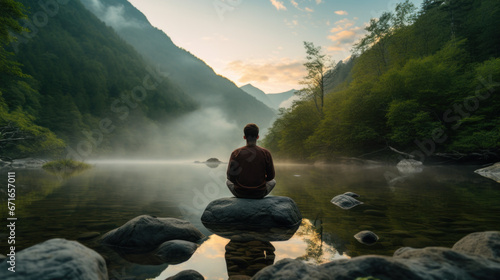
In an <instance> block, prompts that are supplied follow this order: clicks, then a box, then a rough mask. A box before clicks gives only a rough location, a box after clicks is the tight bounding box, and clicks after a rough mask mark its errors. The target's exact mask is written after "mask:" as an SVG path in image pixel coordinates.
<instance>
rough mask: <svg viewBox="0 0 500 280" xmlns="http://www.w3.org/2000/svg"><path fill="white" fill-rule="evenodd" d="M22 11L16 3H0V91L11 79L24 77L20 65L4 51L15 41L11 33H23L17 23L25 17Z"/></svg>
mask: <svg viewBox="0 0 500 280" xmlns="http://www.w3.org/2000/svg"><path fill="white" fill-rule="evenodd" d="M23 10H24V6H23V5H22V4H21V3H19V2H17V1H13V0H2V1H0V91H2V89H4V87H5V86H6V85H7V84H8V83H10V81H11V80H12V78H19V77H26V75H25V74H23V73H22V71H21V68H20V66H21V65H20V64H19V63H17V62H16V61H15V60H14V59H13V53H11V52H8V51H6V50H5V47H6V46H7V45H8V44H10V43H11V42H13V41H15V38H14V37H12V36H11V33H12V32H21V31H23V28H22V27H21V25H20V24H19V22H18V20H19V19H21V18H25V17H26V16H25V15H24V14H23Z"/></svg>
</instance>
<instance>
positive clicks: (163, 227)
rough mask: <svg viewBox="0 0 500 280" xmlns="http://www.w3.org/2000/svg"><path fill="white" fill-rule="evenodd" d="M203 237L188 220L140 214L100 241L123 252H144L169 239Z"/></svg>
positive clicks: (198, 238)
mask: <svg viewBox="0 0 500 280" xmlns="http://www.w3.org/2000/svg"><path fill="white" fill-rule="evenodd" d="M203 237H204V235H203V234H202V233H201V232H200V231H199V230H198V229H197V228H195V227H194V226H193V225H192V224H191V223H190V222H187V221H183V220H180V219H175V218H157V217H154V216H150V215H142V216H138V217H136V218H134V219H132V220H130V221H128V222H127V223H125V224H124V225H122V226H121V227H119V228H116V229H114V230H111V231H109V232H108V233H106V234H105V235H104V236H103V237H102V239H101V242H102V243H103V244H105V245H108V246H113V247H118V248H119V249H120V251H121V252H124V253H127V252H128V253H144V252H150V251H153V250H155V249H156V248H158V246H160V245H161V244H162V243H163V242H166V241H169V240H175V239H177V240H186V241H192V242H197V241H199V240H200V239H202V238H203Z"/></svg>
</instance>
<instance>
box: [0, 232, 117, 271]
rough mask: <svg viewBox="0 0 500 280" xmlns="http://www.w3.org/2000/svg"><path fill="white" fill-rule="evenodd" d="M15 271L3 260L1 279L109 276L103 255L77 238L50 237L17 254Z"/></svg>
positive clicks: (0, 268) (0, 269)
mask: <svg viewBox="0 0 500 280" xmlns="http://www.w3.org/2000/svg"><path fill="white" fill-rule="evenodd" d="M15 262H16V264H17V265H15V272H11V271H9V270H7V269H8V268H9V267H11V265H10V264H8V263H7V261H4V262H2V263H0V279H2V280H26V279H37V280H38V279H40V280H44V279H46V280H49V279H65V280H80V279H108V272H107V268H106V262H105V261H104V258H103V257H102V256H101V255H99V254H98V253H97V252H95V251H94V250H92V249H89V248H87V247H85V246H83V245H82V244H80V243H78V242H76V241H69V240H65V239H51V240H48V241H45V242H43V243H40V244H37V245H34V246H32V247H29V248H26V249H24V250H22V251H20V252H18V253H16V259H15Z"/></svg>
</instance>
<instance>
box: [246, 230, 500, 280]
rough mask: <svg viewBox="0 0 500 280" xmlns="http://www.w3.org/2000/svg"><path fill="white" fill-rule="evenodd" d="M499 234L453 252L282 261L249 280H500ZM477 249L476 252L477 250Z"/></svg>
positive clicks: (478, 236) (467, 241)
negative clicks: (360, 279)
mask: <svg viewBox="0 0 500 280" xmlns="http://www.w3.org/2000/svg"><path fill="white" fill-rule="evenodd" d="M499 236H500V232H483V233H473V234H470V235H468V236H466V237H464V238H463V239H461V240H460V241H458V242H457V243H456V244H455V245H454V246H453V248H443V247H427V248H423V249H414V248H409V247H405V248H401V249H399V250H397V251H396V252H395V253H394V256H393V257H387V256H375V255H367V256H360V257H355V258H352V259H345V260H336V261H332V262H329V263H326V264H323V265H319V266H315V265H309V264H305V263H304V262H302V261H300V260H292V259H284V260H281V261H279V262H278V263H276V264H275V265H273V266H270V267H267V268H265V269H263V270H261V271H260V272H258V273H257V274H256V275H255V276H254V277H253V278H252V279H255V280H263V279H276V280H281V279H283V280H284V279H311V280H312V279H325V280H326V279H336V280H337V279H339V280H344V279H345V280H347V279H356V278H358V277H367V276H373V277H375V278H379V279H410V280H413V279H415V280H417V279H418V280H424V279H425V280H426V279H436V280H437V279H463V280H469V279H470V280H473V279H491V280H494V279H500V258H499V257H498V256H499V255H498V252H499V251H498V248H499V245H500V239H499V238H498V237H499ZM477 248H479V249H477Z"/></svg>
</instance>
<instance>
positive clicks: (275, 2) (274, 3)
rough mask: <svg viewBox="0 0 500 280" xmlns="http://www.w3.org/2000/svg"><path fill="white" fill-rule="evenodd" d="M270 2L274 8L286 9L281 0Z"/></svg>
mask: <svg viewBox="0 0 500 280" xmlns="http://www.w3.org/2000/svg"><path fill="white" fill-rule="evenodd" d="M271 4H273V6H274V7H275V8H276V10H278V11H279V10H284V11H286V7H285V5H284V4H283V2H281V1H278V0H271Z"/></svg>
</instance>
